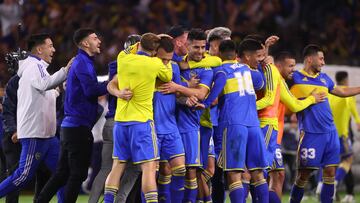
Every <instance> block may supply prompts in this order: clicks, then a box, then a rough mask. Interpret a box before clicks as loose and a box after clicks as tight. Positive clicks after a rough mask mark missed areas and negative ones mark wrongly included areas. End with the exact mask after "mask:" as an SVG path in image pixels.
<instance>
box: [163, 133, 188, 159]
mask: <svg viewBox="0 0 360 203" xmlns="http://www.w3.org/2000/svg"><path fill="white" fill-rule="evenodd" d="M157 139H158V144H159V151H160V161H170V160H171V159H173V158H175V157H179V156H184V155H185V153H184V145H183V143H182V140H181V136H180V133H179V132H175V133H169V134H157Z"/></svg>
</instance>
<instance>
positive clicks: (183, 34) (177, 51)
mask: <svg viewBox="0 0 360 203" xmlns="http://www.w3.org/2000/svg"><path fill="white" fill-rule="evenodd" d="M166 34H168V35H169V36H170V37H172V38H173V40H172V41H173V44H174V55H173V58H172V61H175V62H181V61H183V57H184V56H185V55H186V54H187V46H186V42H187V37H188V34H189V33H188V31H187V30H186V29H185V27H183V26H181V25H176V26H172V27H171V28H170V29H169V30H168V31H167V32H166Z"/></svg>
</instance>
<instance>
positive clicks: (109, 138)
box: [89, 34, 141, 203]
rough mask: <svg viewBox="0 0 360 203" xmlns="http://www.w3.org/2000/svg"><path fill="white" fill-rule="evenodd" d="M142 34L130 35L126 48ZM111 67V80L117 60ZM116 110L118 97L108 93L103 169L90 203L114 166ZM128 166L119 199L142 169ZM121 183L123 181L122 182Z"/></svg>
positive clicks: (91, 202) (122, 197)
mask: <svg viewBox="0 0 360 203" xmlns="http://www.w3.org/2000/svg"><path fill="white" fill-rule="evenodd" d="M140 38H141V36H140V35H135V34H133V35H129V36H128V37H127V39H126V41H125V43H124V49H127V48H128V47H130V46H131V45H134V44H135V43H137V42H139V41H140ZM108 67H109V80H111V79H112V78H113V77H114V76H115V75H116V72H117V62H116V60H115V61H112V62H110V63H109V65H108ZM115 110H116V97H114V96H112V95H108V112H107V114H106V116H105V118H106V122H105V126H104V129H103V133H102V136H103V146H102V152H101V169H100V171H99V173H98V174H97V176H96V178H95V180H94V183H93V184H92V187H91V192H90V195H89V203H96V202H98V201H99V198H100V196H101V194H102V192H103V190H104V184H105V180H106V177H107V176H108V174H109V173H110V170H111V166H112V151H113V128H114V116H115ZM128 168H129V169H130V170H125V174H126V175H125V176H124V177H126V178H123V179H122V180H121V182H123V184H125V183H126V185H125V186H124V187H121V189H120V190H119V191H118V195H117V199H118V200H119V201H126V198H127V195H128V194H129V193H130V191H131V189H132V188H133V186H134V184H135V182H136V180H137V178H138V176H139V173H140V172H141V171H140V169H137V168H138V167H137V166H133V165H132V164H129V166H128ZM120 185H121V183H120Z"/></svg>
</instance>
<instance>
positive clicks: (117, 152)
mask: <svg viewBox="0 0 360 203" xmlns="http://www.w3.org/2000/svg"><path fill="white" fill-rule="evenodd" d="M113 138H114V150H113V158H114V159H118V160H119V161H121V162H127V161H132V162H133V163H134V164H139V163H143V162H148V161H153V160H158V159H159V151H158V143H157V137H156V134H155V128H154V124H153V122H152V121H148V122H136V123H135V122H132V123H131V124H128V123H127V122H115V125H114V130H113Z"/></svg>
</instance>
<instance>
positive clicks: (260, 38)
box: [244, 34, 265, 44]
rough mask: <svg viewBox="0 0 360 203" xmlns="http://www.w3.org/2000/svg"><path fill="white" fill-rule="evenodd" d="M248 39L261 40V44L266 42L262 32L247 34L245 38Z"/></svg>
mask: <svg viewBox="0 0 360 203" xmlns="http://www.w3.org/2000/svg"><path fill="white" fill-rule="evenodd" d="M247 39H253V40H256V41H258V42H260V44H265V37H264V36H262V35H260V34H250V35H246V36H245V38H244V40H247Z"/></svg>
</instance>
